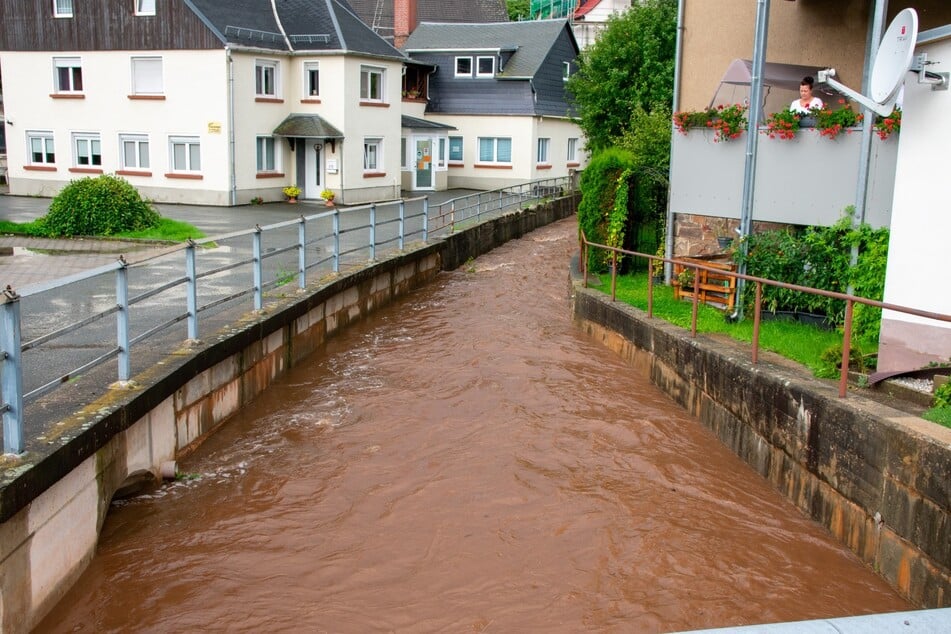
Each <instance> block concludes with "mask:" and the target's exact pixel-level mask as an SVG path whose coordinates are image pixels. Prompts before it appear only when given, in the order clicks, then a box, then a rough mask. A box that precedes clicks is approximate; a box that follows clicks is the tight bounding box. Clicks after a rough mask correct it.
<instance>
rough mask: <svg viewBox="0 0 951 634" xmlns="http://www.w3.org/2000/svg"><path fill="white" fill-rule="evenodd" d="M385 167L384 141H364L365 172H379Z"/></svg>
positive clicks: (372, 139)
mask: <svg viewBox="0 0 951 634" xmlns="http://www.w3.org/2000/svg"><path fill="white" fill-rule="evenodd" d="M382 165H383V139H379V138H367V139H364V140H363V171H364V172H379V171H381V167H382Z"/></svg>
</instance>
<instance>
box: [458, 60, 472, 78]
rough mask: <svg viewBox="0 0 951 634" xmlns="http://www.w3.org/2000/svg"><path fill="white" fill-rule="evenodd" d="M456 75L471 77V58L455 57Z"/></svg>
mask: <svg viewBox="0 0 951 634" xmlns="http://www.w3.org/2000/svg"><path fill="white" fill-rule="evenodd" d="M456 77H472V58H471V57H457V58H456Z"/></svg>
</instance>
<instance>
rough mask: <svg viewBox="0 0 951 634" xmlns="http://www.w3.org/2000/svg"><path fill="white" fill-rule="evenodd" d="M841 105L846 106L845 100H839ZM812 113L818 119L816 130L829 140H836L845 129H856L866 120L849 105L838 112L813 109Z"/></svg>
mask: <svg viewBox="0 0 951 634" xmlns="http://www.w3.org/2000/svg"><path fill="white" fill-rule="evenodd" d="M839 103H840V104H845V99H839ZM810 113H811V114H812V116H813V117H815V119H816V130H818V131H819V134H820V135H822V136H824V137H826V138H827V139H835V138H836V137H837V136H839V133H840V132H842V130H843V129H847V128H854V127H855V126H857V125H858V124H860V123H862V119H863V118H864V116H863V115H861V114H859V113H858V112H856V111H855V110H852V107H851V106H848V105H843V107H842V108H839V109H838V110H830V109H829V108H828V107H824V108H813V109H812V110H811V111H810Z"/></svg>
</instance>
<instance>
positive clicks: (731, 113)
mask: <svg viewBox="0 0 951 634" xmlns="http://www.w3.org/2000/svg"><path fill="white" fill-rule="evenodd" d="M673 120H674V126H675V127H676V128H677V130H678V131H679V132H680V133H681V134H687V132H688V130H689V129H690V128H704V127H706V128H711V129H712V130H713V131H714V135H713V140H714V142H716V143H719V142H720V141H730V140H732V139H735V138H737V137H739V136H740V135H741V134H743V131H744V130H746V127H747V126H746V124H747V122H746V106H744V105H742V104H738V103H736V104H732V105H729V106H724V105H720V106H717V107H716V108H709V109H707V110H684V111H681V112H675V113H674V116H673Z"/></svg>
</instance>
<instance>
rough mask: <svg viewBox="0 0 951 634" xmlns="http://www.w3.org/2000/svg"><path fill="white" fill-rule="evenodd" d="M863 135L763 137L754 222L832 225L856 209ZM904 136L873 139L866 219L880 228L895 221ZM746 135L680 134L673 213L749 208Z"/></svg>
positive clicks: (805, 132)
mask: <svg viewBox="0 0 951 634" xmlns="http://www.w3.org/2000/svg"><path fill="white" fill-rule="evenodd" d="M861 145H862V134H861V130H860V129H858V128H855V129H851V130H850V131H849V132H843V133H842V134H840V135H839V136H838V138H836V139H831V140H830V139H827V138H824V137H821V136H820V135H819V132H818V131H817V130H815V129H801V130H800V131H799V132H798V133H797V134H796V137H795V138H794V139H791V140H786V139H770V138H768V137H767V136H766V135H765V134H761V135H760V138H759V145H758V149H757V166H756V178H755V181H754V182H755V191H754V197H753V214H752V215H753V220H754V221H768V222H780V223H787V224H797V225H830V224H833V223H835V221H836V220H838V219H839V218H840V217H841V216H842V213H843V210H844V209H845V208H846V207H847V206H848V205H853V204H855V190H856V184H857V182H858V173H859V153H860V149H861ZM897 154H898V138H897V135H893V136H891V137H889V138H888V139H885V140H881V139H879V138H878V137H877V136H875V135H873V137H872V151H871V159H870V162H869V190H868V199H867V202H866V214H865V220H866V222H868V223H869V224H871V225H872V226H874V227H881V226H888V225H889V224H890V221H891V209H892V194H893V192H894V188H895V162H896V158H897ZM745 155H746V133H744V134H743V135H742V136H740V137H739V138H737V139H734V140H732V141H721V142H714V132H713V131H712V130H709V129H706V128H697V129H691V130H689V131H688V133H687V134H686V135H683V134H679V133H676V132H675V133H674V138H673V145H672V148H671V166H670V208H671V210H672V211H673V212H674V213H675V214H700V215H707V216H722V217H727V218H739V216H740V209H741V207H742V204H743V169H744V161H745Z"/></svg>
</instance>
